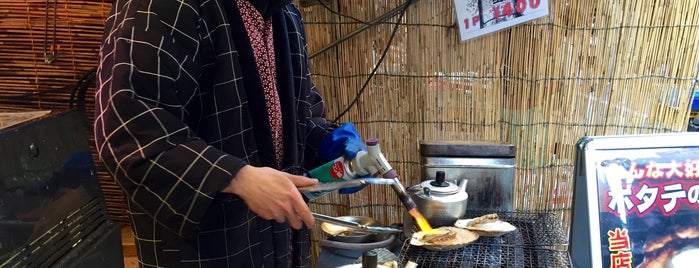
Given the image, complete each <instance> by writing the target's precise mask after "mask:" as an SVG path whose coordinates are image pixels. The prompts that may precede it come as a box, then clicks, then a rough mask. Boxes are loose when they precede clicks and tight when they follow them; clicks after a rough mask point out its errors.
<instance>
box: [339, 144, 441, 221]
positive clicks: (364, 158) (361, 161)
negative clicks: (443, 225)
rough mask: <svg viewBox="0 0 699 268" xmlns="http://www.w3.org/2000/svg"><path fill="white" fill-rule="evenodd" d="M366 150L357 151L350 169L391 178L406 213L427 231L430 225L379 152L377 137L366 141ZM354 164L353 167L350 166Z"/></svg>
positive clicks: (392, 186) (358, 172)
mask: <svg viewBox="0 0 699 268" xmlns="http://www.w3.org/2000/svg"><path fill="white" fill-rule="evenodd" d="M366 145H367V151H366V152H364V151H359V152H358V153H357V157H355V158H354V159H355V160H357V161H356V162H355V161H351V162H350V165H351V167H350V170H354V171H356V173H357V174H372V175H373V176H375V177H379V176H380V177H383V178H388V179H393V184H391V188H392V189H393V191H394V192H395V193H396V195H398V198H399V199H400V202H401V203H403V206H404V207H405V209H407V210H408V213H410V215H411V216H412V217H413V218H414V219H415V221H416V222H417V224H418V226H419V227H420V229H421V230H423V231H427V230H431V229H432V227H431V226H430V225H429V223H427V220H426V219H425V217H424V216H422V214H421V213H420V212H419V211H418V210H417V204H415V201H413V199H412V198H410V195H408V192H406V191H405V187H403V185H402V184H401V183H400V180H399V179H398V173H397V172H396V171H395V170H394V169H393V167H391V164H389V163H388V160H386V157H384V155H383V153H381V148H380V147H379V139H377V138H370V139H367V141H366ZM352 165H354V167H352Z"/></svg>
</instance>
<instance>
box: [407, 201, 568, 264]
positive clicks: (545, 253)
mask: <svg viewBox="0 0 699 268" xmlns="http://www.w3.org/2000/svg"><path fill="white" fill-rule="evenodd" d="M489 213H495V212H493V211H482V210H481V211H468V212H467V213H466V216H465V218H475V217H478V216H482V215H485V214H489ZM497 214H498V216H500V219H502V220H504V221H507V222H509V223H511V224H512V225H514V226H516V227H517V230H515V231H513V232H510V233H507V234H505V235H502V236H497V237H487V236H481V237H480V238H478V240H476V241H475V242H473V243H471V244H468V245H466V246H465V247H463V248H460V249H454V250H449V251H432V250H427V249H425V248H422V247H418V246H413V245H411V244H410V241H409V240H406V241H405V242H404V243H403V246H402V248H401V251H400V254H399V256H398V259H399V267H403V266H405V265H406V264H407V263H408V261H412V262H414V263H417V264H418V267H430V268H447V267H449V268H451V267H460V268H466V267H536V268H539V267H570V266H571V264H570V256H569V254H568V251H567V248H568V241H567V238H566V236H565V235H564V232H563V228H562V227H561V225H560V223H559V221H558V220H557V218H556V216H555V214H554V213H553V212H551V211H538V212H533V211H511V212H497Z"/></svg>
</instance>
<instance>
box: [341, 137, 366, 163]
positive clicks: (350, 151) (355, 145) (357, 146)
mask: <svg viewBox="0 0 699 268" xmlns="http://www.w3.org/2000/svg"><path fill="white" fill-rule="evenodd" d="M366 150H367V148H366V145H364V143H362V142H361V141H360V140H351V139H350V140H347V141H346V142H345V155H346V156H347V157H348V158H350V159H351V158H354V157H355V156H357V153H358V152H359V151H366Z"/></svg>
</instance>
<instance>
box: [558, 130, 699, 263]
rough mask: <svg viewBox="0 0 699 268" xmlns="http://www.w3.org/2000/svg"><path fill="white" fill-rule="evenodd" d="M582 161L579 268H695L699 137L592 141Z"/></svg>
mask: <svg viewBox="0 0 699 268" xmlns="http://www.w3.org/2000/svg"><path fill="white" fill-rule="evenodd" d="M576 162H577V165H576V167H575V169H576V172H575V173H576V178H577V179H576V183H575V194H574V201H573V209H572V211H573V219H572V228H571V257H572V261H573V266H574V267H603V268H633V267H637V268H647V267H696V259H697V258H696V256H697V255H699V135H697V134H696V133H694V134H688V133H674V134H653V135H638V136H608V137H586V138H584V139H582V140H581V141H580V142H579V144H578V157H577V161H576Z"/></svg>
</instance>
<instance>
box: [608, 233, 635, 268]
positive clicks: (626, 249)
mask: <svg viewBox="0 0 699 268" xmlns="http://www.w3.org/2000/svg"><path fill="white" fill-rule="evenodd" d="M628 234H629V230H627V229H626V228H624V229H619V228H615V229H614V230H610V231H608V232H607V239H608V240H609V252H610V254H609V259H610V265H609V267H610V268H631V267H633V266H632V265H631V261H632V260H633V254H632V253H631V242H630V240H629V235H628Z"/></svg>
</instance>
